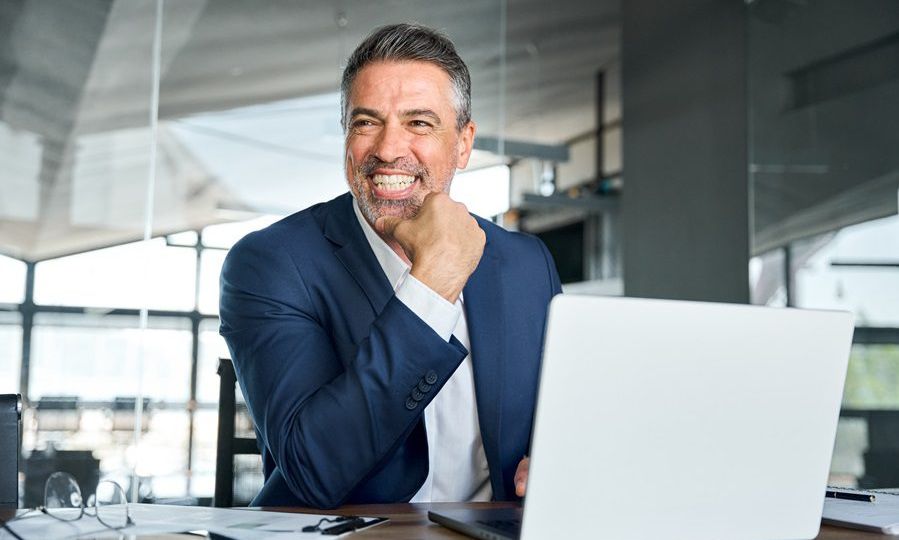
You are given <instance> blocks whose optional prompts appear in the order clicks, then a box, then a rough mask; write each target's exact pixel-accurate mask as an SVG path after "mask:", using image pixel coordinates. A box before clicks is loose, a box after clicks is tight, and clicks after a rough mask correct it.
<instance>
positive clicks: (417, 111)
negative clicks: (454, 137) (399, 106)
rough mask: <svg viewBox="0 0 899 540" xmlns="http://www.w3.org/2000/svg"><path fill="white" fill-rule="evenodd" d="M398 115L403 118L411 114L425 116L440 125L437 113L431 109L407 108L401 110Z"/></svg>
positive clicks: (411, 115)
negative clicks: (406, 109)
mask: <svg viewBox="0 0 899 540" xmlns="http://www.w3.org/2000/svg"><path fill="white" fill-rule="evenodd" d="M400 116H402V117H404V118H409V117H413V116H427V117H428V118H430V119H431V120H433V121H434V123H435V124H437V125H438V126H439V125H440V116H438V115H437V113H435V112H434V111H432V110H431V109H409V110H408V111H402V112H401V113H400Z"/></svg>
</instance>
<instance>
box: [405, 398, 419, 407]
mask: <svg viewBox="0 0 899 540" xmlns="http://www.w3.org/2000/svg"><path fill="white" fill-rule="evenodd" d="M416 407H418V402H417V401H415V400H414V399H412V396H409V397H407V398H406V408H407V409H409V410H410V411H414V410H415V408H416Z"/></svg>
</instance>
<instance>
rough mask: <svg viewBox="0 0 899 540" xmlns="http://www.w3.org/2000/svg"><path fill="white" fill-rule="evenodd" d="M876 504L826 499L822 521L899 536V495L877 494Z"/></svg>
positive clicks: (875, 494)
mask: <svg viewBox="0 0 899 540" xmlns="http://www.w3.org/2000/svg"><path fill="white" fill-rule="evenodd" d="M873 495H874V496H875V501H874V502H862V501H851V500H847V499H834V498H830V497H825V498H824V514H823V515H822V516H821V521H822V522H824V523H826V524H828V525H839V526H842V527H851V528H854V529H862V530H866V531H876V532H881V533H884V534H891V535H899V495H892V494H889V493H883V492H876V493H873Z"/></svg>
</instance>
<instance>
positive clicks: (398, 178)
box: [372, 174, 415, 191]
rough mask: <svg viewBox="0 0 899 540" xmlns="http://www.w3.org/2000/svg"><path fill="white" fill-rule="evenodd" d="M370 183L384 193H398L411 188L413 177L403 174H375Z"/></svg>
mask: <svg viewBox="0 0 899 540" xmlns="http://www.w3.org/2000/svg"><path fill="white" fill-rule="evenodd" d="M372 181H373V182H374V183H375V184H376V185H377V186H378V187H379V188H381V189H383V190H385V191H400V190H403V189H406V188H407V187H409V186H411V185H412V183H413V182H415V177H414V176H407V175H405V174H376V175H374V177H373V178H372Z"/></svg>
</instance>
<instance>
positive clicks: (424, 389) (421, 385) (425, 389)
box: [418, 379, 431, 393]
mask: <svg viewBox="0 0 899 540" xmlns="http://www.w3.org/2000/svg"><path fill="white" fill-rule="evenodd" d="M418 389H419V390H421V391H422V392H425V393H428V392H430V391H431V385H430V384H428V383H426V382H425V380H424V379H422V380H420V381H418Z"/></svg>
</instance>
